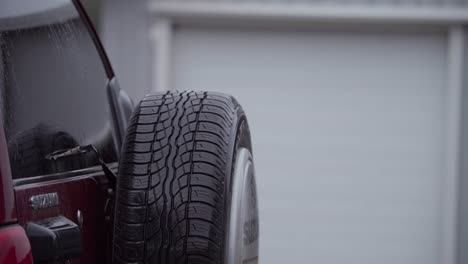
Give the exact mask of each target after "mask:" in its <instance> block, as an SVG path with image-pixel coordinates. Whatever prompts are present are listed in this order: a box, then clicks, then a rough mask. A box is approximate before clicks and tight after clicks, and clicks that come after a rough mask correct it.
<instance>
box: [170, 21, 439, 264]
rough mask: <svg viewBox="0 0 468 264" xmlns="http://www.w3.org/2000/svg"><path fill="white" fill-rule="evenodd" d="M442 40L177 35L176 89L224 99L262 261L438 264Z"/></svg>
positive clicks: (198, 31)
mask: <svg viewBox="0 0 468 264" xmlns="http://www.w3.org/2000/svg"><path fill="white" fill-rule="evenodd" d="M444 39H445V38H444V35H443V34H438V33H425V34H408V33H400V34H399V33H395V31H392V32H375V31H373V32H367V31H365V30H363V31H362V32H352V33H349V32H346V31H342V32H339V31H334V32H320V31H310V32H291V31H283V32H279V31H278V32H275V31H266V30H263V31H255V30H222V29H208V28H206V29H204V28H188V27H182V28H179V29H178V30H177V31H176V33H175V39H174V45H175V46H174V58H175V59H174V68H173V69H174V71H173V72H174V74H173V80H172V81H173V83H174V84H175V88H176V89H178V90H215V91H222V92H226V93H230V94H233V95H235V96H236V97H237V98H238V99H239V101H240V102H241V103H242V105H243V106H244V108H245V110H246V111H247V114H248V118H249V123H250V125H251V130H252V133H253V144H254V155H255V160H256V170H257V175H258V185H259V186H258V187H259V194H260V196H259V198H260V215H261V223H260V224H261V226H260V228H261V230H260V231H261V238H260V239H261V241H260V245H261V246H260V247H261V249H260V250H261V252H260V254H261V259H262V262H264V263H285V262H291V263H322V264H338V263H346V264H352V263H356V264H357V263H359V264H363V263H379V264H381V263H384V264H386V263H389V264H390V263H391V264H416V263H417V264H419V263H424V264H431V263H433V264H440V263H441V262H440V256H441V252H440V245H441V244H440V243H441V234H442V229H441V228H442V224H441V221H442V217H443V216H442V215H441V214H442V210H443V208H442V206H443V205H442V203H441V201H442V197H443V189H442V185H441V183H442V182H443V179H444V178H445V177H446V175H444V173H443V172H444V166H445V162H446V161H445V160H444V159H443V157H444V151H445V149H446V142H445V136H446V134H445V133H446V131H445V129H446V125H445V124H446V122H447V121H446V115H447V105H446V102H447V89H446V80H447V76H446V72H445V69H446V62H445V61H446V55H447V54H446V43H445V40H444Z"/></svg>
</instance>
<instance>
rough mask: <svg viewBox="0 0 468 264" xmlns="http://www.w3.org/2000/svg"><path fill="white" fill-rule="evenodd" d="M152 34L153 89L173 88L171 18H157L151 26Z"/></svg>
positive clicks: (164, 89)
mask: <svg viewBox="0 0 468 264" xmlns="http://www.w3.org/2000/svg"><path fill="white" fill-rule="evenodd" d="M150 36H151V37H150V38H151V41H152V43H153V45H152V49H153V54H152V56H153V65H152V68H153V69H152V73H153V77H152V90H153V91H166V90H169V89H172V87H171V67H172V65H171V64H172V63H171V60H172V54H171V53H172V22H171V21H170V20H169V19H162V18H158V19H156V20H155V22H154V24H153V26H152V28H151V32H150Z"/></svg>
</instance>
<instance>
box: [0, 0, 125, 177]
mask: <svg viewBox="0 0 468 264" xmlns="http://www.w3.org/2000/svg"><path fill="white" fill-rule="evenodd" d="M2 5H3V6H2ZM0 47H1V48H0V92H1V96H0V99H1V113H2V118H3V124H4V129H5V134H6V138H7V143H8V147H9V155H10V161H11V166H12V171H13V177H14V178H24V177H31V176H39V175H45V174H52V173H59V172H63V171H69V170H76V169H82V168H85V167H89V166H93V165H96V159H95V158H94V157H93V155H94V154H92V153H88V154H83V155H79V156H73V157H69V158H64V159H59V160H57V161H52V160H48V159H46V156H47V155H48V154H50V153H52V152H54V151H57V150H60V149H69V148H73V147H76V146H79V145H87V144H93V145H95V146H96V147H97V148H98V149H99V150H100V152H101V154H102V156H103V157H104V159H105V161H106V162H113V161H115V160H116V154H115V147H114V142H113V138H112V130H111V119H110V110H109V105H108V100H107V95H106V85H107V82H108V78H107V75H106V73H105V70H104V67H103V64H102V62H101V60H100V57H99V55H98V52H97V50H96V48H95V46H94V44H93V41H92V39H91V38H90V35H89V34H88V32H87V30H86V27H85V25H84V24H83V22H82V21H81V20H80V18H79V15H78V13H77V11H76V10H75V9H74V6H73V4H72V3H71V2H70V1H65V0H53V1H52V0H51V1H44V0H41V1H37V0H6V1H2V2H1V3H0Z"/></svg>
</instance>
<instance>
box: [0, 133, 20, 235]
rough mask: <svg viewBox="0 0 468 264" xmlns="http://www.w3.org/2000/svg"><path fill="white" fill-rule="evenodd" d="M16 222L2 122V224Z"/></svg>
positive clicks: (0, 146) (0, 141) (0, 179)
mask: <svg viewBox="0 0 468 264" xmlns="http://www.w3.org/2000/svg"><path fill="white" fill-rule="evenodd" d="M14 222H16V210H15V197H14V194H13V183H12V179H11V171H10V160H9V158H8V148H7V146H6V141H5V135H4V131H3V126H2V125H1V124H0V226H1V225H4V224H8V223H14Z"/></svg>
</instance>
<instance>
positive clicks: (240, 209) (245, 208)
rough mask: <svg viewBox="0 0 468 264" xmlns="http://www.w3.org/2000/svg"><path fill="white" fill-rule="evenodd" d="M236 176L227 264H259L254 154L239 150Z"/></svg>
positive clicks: (233, 180)
mask: <svg viewBox="0 0 468 264" xmlns="http://www.w3.org/2000/svg"><path fill="white" fill-rule="evenodd" d="M234 166H235V168H234V174H233V175H232V203H231V210H230V215H229V218H228V221H229V222H228V233H227V244H226V261H225V263H226V264H241V263H243V264H257V263H258V249H259V241H258V238H259V219H258V205H257V191H256V184H255V170H254V166H253V160H252V154H251V153H250V151H249V150H248V149H246V148H241V149H239V150H238V152H237V155H236V163H235V165H234Z"/></svg>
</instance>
